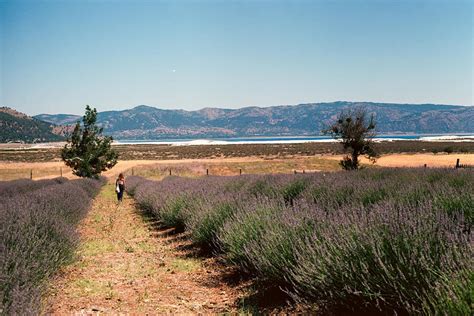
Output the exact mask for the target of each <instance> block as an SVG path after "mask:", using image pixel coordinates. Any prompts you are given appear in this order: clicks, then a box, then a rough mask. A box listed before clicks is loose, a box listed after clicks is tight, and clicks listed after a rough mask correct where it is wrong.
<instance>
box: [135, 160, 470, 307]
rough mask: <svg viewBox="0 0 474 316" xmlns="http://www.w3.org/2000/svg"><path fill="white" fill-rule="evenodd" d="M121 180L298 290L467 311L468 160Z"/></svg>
mask: <svg viewBox="0 0 474 316" xmlns="http://www.w3.org/2000/svg"><path fill="white" fill-rule="evenodd" d="M128 191H129V194H131V195H133V196H134V198H135V199H136V201H137V202H138V203H139V205H140V206H141V207H142V208H143V209H144V210H146V211H149V212H151V213H152V214H153V215H155V216H156V217H157V218H158V219H159V220H161V222H162V223H163V224H164V225H166V226H170V227H176V228H177V229H185V230H187V231H188V232H189V235H190V236H191V239H192V240H193V242H194V243H195V244H196V245H198V246H200V247H202V249H204V250H206V251H210V252H212V253H213V254H214V255H216V256H219V257H220V258H222V259H223V260H225V262H227V263H228V264H233V265H235V266H237V267H239V268H240V269H241V271H243V272H246V273H249V274H251V275H253V276H255V277H256V278H257V279H258V280H259V282H258V284H259V286H261V287H262V288H263V287H269V286H270V287H278V288H280V289H281V290H282V291H285V292H287V293H288V295H289V297H291V298H292V299H293V300H294V301H296V302H300V303H303V304H310V305H311V304H315V305H317V306H318V307H320V308H322V309H323V310H325V309H326V310H333V309H335V308H344V309H345V310H349V311H350V310H352V311H364V310H365V311H379V312H380V311H382V312H388V313H390V314H392V313H393V312H397V313H402V314H403V313H424V314H450V315H469V314H471V313H472V309H473V304H474V298H473V296H474V295H473V293H474V271H473V269H472V267H473V254H474V253H473V238H472V228H473V227H472V226H473V222H474V172H472V171H469V170H451V169H449V170H448V169H433V170H430V169H367V170H362V171H357V172H336V173H318V174H311V175H308V174H306V175H303V174H302V175H262V176H237V177H205V178H200V179H187V178H178V177H169V178H166V179H165V180H163V181H160V182H158V181H150V180H146V179H144V178H141V177H129V178H128Z"/></svg>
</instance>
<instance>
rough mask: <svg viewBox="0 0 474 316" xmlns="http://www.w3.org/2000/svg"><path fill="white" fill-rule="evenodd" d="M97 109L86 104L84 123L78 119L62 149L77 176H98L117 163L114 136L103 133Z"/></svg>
mask: <svg viewBox="0 0 474 316" xmlns="http://www.w3.org/2000/svg"><path fill="white" fill-rule="evenodd" d="M96 122H97V110H96V109H95V108H94V109H91V108H90V106H89V105H87V106H86V113H85V115H84V116H83V118H82V125H81V123H80V122H79V121H78V122H77V123H76V126H75V128H74V131H73V132H72V134H71V136H70V137H69V138H68V140H67V143H66V145H65V146H64V148H63V149H62V150H61V158H62V160H63V161H64V162H65V164H66V165H67V166H69V167H71V168H72V169H73V173H74V174H75V175H76V176H79V177H84V178H98V177H99V175H100V173H101V172H102V171H106V170H107V169H110V168H112V167H113V166H115V164H116V163H117V159H118V154H117V152H116V151H115V150H113V149H112V147H111V144H112V141H113V139H112V137H111V136H104V135H102V131H103V129H102V128H100V127H98V126H97V124H96Z"/></svg>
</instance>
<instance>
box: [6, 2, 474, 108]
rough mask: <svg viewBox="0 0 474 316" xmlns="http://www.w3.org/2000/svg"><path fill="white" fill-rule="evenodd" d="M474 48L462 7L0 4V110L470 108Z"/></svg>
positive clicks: (466, 5)
mask: <svg viewBox="0 0 474 316" xmlns="http://www.w3.org/2000/svg"><path fill="white" fill-rule="evenodd" d="M472 42H473V2H472V1H469V0H466V1H465V0H454V1H443V0H433V1H430V0H414V1H405V0H386V1H376V0H354V1H343V0H334V1H329V0H328V1H270V2H267V1H232V2H222V1H210V0H209V1H152V2H149V1H135V2H131V1H107V2H102V1H87V2H85V1H69V2H63V1H41V0H40V1H9V0H0V55H1V56H0V57H1V59H0V72H1V73H0V106H8V107H12V108H14V109H16V110H18V111H21V112H25V113H27V114H29V115H37V114H42V113H46V114H56V113H68V114H78V115H82V113H83V111H84V107H85V105H86V104H90V105H91V106H93V107H96V108H97V109H98V111H101V112H102V111H110V110H124V109H128V108H131V107H134V106H136V105H140V104H144V105H150V106H153V107H157V108H161V109H183V110H198V109H201V108H205V107H211V108H230V109H235V108H242V107H248V106H260V107H267V106H275V105H296V104H303V103H320V102H335V101H339V100H347V101H349V102H375V103H379V102H380V103H398V104H443V105H466V106H472V105H473V99H474V97H473V85H474V78H473V58H474V57H473V56H474V54H473V45H472V44H473V43H472Z"/></svg>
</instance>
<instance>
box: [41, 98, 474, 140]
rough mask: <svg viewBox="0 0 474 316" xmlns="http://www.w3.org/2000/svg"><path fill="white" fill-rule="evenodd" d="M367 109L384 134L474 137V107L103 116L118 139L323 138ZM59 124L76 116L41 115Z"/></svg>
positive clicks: (140, 109)
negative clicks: (347, 114) (343, 117)
mask: <svg viewBox="0 0 474 316" xmlns="http://www.w3.org/2000/svg"><path fill="white" fill-rule="evenodd" d="M355 106H364V107H365V108H367V110H368V111H369V112H370V113H374V114H375V116H376V120H377V123H378V125H377V129H378V133H383V134H394V133H434V134H437V133H474V107H467V106H453V105H433V104H421V105H420V104H389V103H370V102H332V103H310V104H299V105H294V106H273V107H264V108H261V107H246V108H241V109H218V108H205V109H202V110H198V111H184V110H162V109H157V108H154V107H150V106H145V105H140V106H137V107H135V108H133V109H130V110H124V111H107V112H100V113H99V115H98V122H99V123H100V124H101V125H102V126H103V127H104V131H105V133H107V134H110V135H112V136H114V137H115V138H118V139H153V138H180V137H182V138H210V137H243V136H289V135H301V136H304V135H318V134H319V133H320V131H321V130H322V129H324V128H325V127H327V125H328V124H329V123H330V122H331V121H333V120H334V119H335V118H336V117H337V115H338V113H340V111H341V110H342V109H345V108H348V107H355ZM37 118H39V119H42V120H45V121H47V122H50V123H54V124H71V123H74V122H76V121H77V120H78V119H80V117H79V116H74V115H69V116H68V115H64V114H59V115H40V116H37Z"/></svg>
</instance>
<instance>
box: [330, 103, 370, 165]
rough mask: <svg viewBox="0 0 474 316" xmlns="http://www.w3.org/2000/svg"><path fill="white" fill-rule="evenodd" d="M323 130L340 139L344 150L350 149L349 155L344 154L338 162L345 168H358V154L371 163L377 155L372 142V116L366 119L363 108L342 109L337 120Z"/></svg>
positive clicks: (365, 112)
mask: <svg viewBox="0 0 474 316" xmlns="http://www.w3.org/2000/svg"><path fill="white" fill-rule="evenodd" d="M324 132H325V134H330V135H332V136H333V137H334V138H335V139H338V140H339V139H340V140H341V144H342V146H343V147H344V151H347V150H350V155H347V156H345V157H344V158H343V159H342V160H341V162H340V165H341V166H342V168H343V169H345V170H356V169H359V165H360V164H359V156H360V155H364V156H366V157H367V158H368V159H369V160H371V161H372V162H373V163H374V162H375V160H376V158H377V157H378V155H377V153H376V151H375V148H374V142H373V138H374V137H375V120H374V116H373V115H372V116H371V117H370V119H369V120H367V111H366V110H365V109H364V108H356V109H352V110H346V111H342V112H341V113H340V115H339V117H338V119H337V121H336V122H335V123H333V124H332V125H331V126H330V127H329V128H328V129H327V130H325V131H324Z"/></svg>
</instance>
